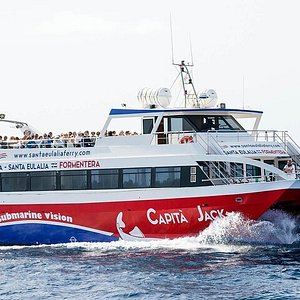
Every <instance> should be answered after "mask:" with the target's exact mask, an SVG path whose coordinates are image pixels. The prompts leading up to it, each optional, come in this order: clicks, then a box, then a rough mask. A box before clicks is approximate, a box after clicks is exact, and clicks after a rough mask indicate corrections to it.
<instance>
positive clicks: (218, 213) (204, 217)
mask: <svg viewBox="0 0 300 300" xmlns="http://www.w3.org/2000/svg"><path fill="white" fill-rule="evenodd" d="M197 209H198V213H199V218H198V222H202V221H213V220H215V219H216V218H223V217H225V215H226V213H224V209H223V208H222V209H213V210H211V211H205V212H204V213H203V211H202V208H201V206H200V205H198V206H197Z"/></svg>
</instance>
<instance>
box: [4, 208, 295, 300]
mask: <svg viewBox="0 0 300 300" xmlns="http://www.w3.org/2000/svg"><path fill="white" fill-rule="evenodd" d="M297 227H298V228H297ZM0 268H1V270H0V299H73V300H75V299H83V300H84V299H127V298H129V299H300V236H299V219H298V220H297V219H296V218H294V217H291V216H289V215H287V214H285V213H282V212H280V211H270V212H268V213H267V214H265V215H264V216H263V218H262V219H261V220H259V221H256V222H254V221H250V220H247V219H244V218H243V217H242V216H241V215H240V214H235V213H233V214H230V215H229V216H227V217H226V218H222V219H217V220H215V221H214V222H213V223H212V224H211V226H210V227H208V228H207V229H206V230H205V231H203V232H202V233H201V234H199V236H197V237H192V238H181V239H176V240H160V241H151V242H149V241H148V242H125V241H118V242H112V243H69V244H60V245H44V246H43V245H41V246H31V247H20V246H14V247H0Z"/></svg>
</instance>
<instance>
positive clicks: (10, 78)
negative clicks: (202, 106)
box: [0, 0, 300, 143]
mask: <svg viewBox="0 0 300 300" xmlns="http://www.w3.org/2000/svg"><path fill="white" fill-rule="evenodd" d="M299 8H300V3H299V2H298V1H291V0H287V1H276V0H275V1H270V0H264V1H255V0H253V1H242V0H231V1H224V0H223V1H221V0H220V1H219V0H212V1H191V0H187V1H177V0H173V1H169V0H165V1H157V0H152V1H134V0H126V1H101V0H98V1H89V0H88V1H76V0H75V1H66V0H60V1H56V0H52V1H43V0H39V1H33V0H27V1H15V0H11V1H1V2H0V66H1V68H0V99H1V113H2V112H3V113H5V114H6V116H7V118H9V119H18V120H22V121H26V122H28V123H30V124H32V125H33V126H34V127H35V128H37V129H39V130H40V131H41V132H44V131H45V132H48V131H50V130H52V131H54V132H56V133H60V132H65V131H69V130H85V129H89V130H99V129H101V127H102V125H103V124H104V122H105V119H106V116H107V114H108V112H109V110H110V108H111V107H120V104H121V103H127V106H129V107H135V106H138V102H137V94H138V92H139V90H140V89H142V88H144V87H146V86H149V87H152V88H160V87H170V86H171V84H172V83H173V81H174V79H175V77H176V76H177V71H176V69H175V68H174V66H172V64H171V45H170V24H169V16H170V14H171V15H172V23H173V40H174V54H175V60H176V61H180V60H182V59H184V60H185V61H191V55H190V38H189V37H191V41H192V51H193V60H194V64H195V67H194V69H193V76H194V83H195V85H196V87H197V88H196V89H197V90H198V91H202V90H205V89H209V88H212V89H215V90H216V92H217V94H218V97H219V99H220V102H226V104H227V107H234V108H241V107H242V106H243V105H244V106H245V107H246V108H252V109H257V110H263V111H264V116H263V119H262V122H261V126H260V127H261V129H277V130H288V131H289V132H290V133H291V135H292V136H293V137H294V138H295V139H296V140H297V141H298V143H300V132H299V128H300V126H299V125H300V120H299V110H300V104H299V103H300V60H299V54H300V42H299V28H300V18H299V16H298V14H299ZM243 81H244V88H243ZM173 96H175V95H174V94H173ZM243 98H244V103H243ZM124 129H126V128H124Z"/></svg>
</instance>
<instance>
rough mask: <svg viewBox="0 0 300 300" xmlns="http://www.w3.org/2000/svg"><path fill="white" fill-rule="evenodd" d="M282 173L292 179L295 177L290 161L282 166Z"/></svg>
mask: <svg viewBox="0 0 300 300" xmlns="http://www.w3.org/2000/svg"><path fill="white" fill-rule="evenodd" d="M283 171H284V172H285V173H286V174H287V175H289V176H291V177H293V178H295V176H296V169H295V166H294V164H293V163H292V161H291V160H290V159H289V160H288V161H287V164H286V165H285V166H284V168H283Z"/></svg>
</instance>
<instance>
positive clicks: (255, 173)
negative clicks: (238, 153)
mask: <svg viewBox="0 0 300 300" xmlns="http://www.w3.org/2000/svg"><path fill="white" fill-rule="evenodd" d="M246 173H247V177H248V176H250V177H260V176H261V169H260V168H259V167H257V166H252V165H246Z"/></svg>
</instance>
